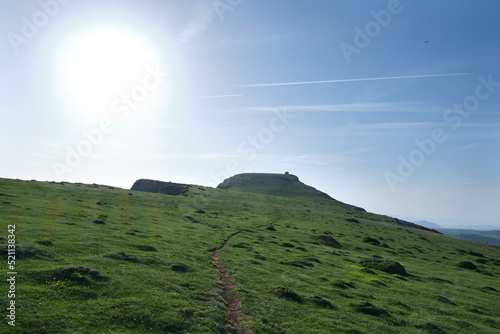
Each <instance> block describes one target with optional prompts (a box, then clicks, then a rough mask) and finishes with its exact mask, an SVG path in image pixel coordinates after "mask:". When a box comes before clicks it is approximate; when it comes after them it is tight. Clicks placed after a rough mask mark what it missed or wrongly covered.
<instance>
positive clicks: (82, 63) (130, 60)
mask: <svg viewBox="0 0 500 334" xmlns="http://www.w3.org/2000/svg"><path fill="white" fill-rule="evenodd" d="M155 62H156V54H155V52H154V51H153V48H152V47H150V46H148V45H147V43H145V42H144V39H143V38H140V37H139V36H136V35H134V34H132V33H127V32H125V31H120V30H99V31H94V32H92V33H86V34H83V35H82V36H80V38H77V39H76V40H73V41H72V43H71V45H70V46H68V48H67V49H66V52H64V55H63V59H62V64H61V65H62V66H61V68H60V69H61V70H62V74H63V78H64V79H63V84H64V88H65V89H66V90H67V91H68V92H69V94H71V96H72V98H74V99H76V102H78V104H79V106H80V107H83V108H84V109H85V110H86V111H87V112H88V113H89V114H91V115H94V116H95V115H101V114H102V113H105V112H106V111H108V109H109V103H110V102H111V101H112V100H113V99H115V98H116V97H117V96H119V95H120V94H122V93H124V92H125V91H126V90H127V89H130V86H131V85H133V84H134V83H135V84H136V83H137V82H139V80H140V78H141V76H144V73H145V68H146V67H147V66H154V65H155Z"/></svg>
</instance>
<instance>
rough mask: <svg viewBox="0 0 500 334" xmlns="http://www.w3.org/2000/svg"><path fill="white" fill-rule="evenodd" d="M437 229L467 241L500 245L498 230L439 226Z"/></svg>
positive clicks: (499, 232)
mask: <svg viewBox="0 0 500 334" xmlns="http://www.w3.org/2000/svg"><path fill="white" fill-rule="evenodd" d="M438 231H440V232H441V233H443V234H445V235H448V236H450V237H455V238H459V239H463V240H468V241H475V242H482V243H487V244H492V245H500V231H496V230H493V231H477V230H462V229H453V228H439V229H438Z"/></svg>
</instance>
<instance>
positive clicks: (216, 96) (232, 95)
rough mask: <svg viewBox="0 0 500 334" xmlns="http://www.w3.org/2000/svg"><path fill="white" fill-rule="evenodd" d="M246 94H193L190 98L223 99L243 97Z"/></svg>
mask: <svg viewBox="0 0 500 334" xmlns="http://www.w3.org/2000/svg"><path fill="white" fill-rule="evenodd" d="M242 96H245V95H244V94H231V95H209V96H191V97H188V99H221V98H226V97H242Z"/></svg>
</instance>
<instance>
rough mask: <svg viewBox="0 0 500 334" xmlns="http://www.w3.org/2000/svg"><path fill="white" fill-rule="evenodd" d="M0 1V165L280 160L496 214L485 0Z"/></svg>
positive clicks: (450, 222) (399, 206)
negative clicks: (0, 8)
mask: <svg viewBox="0 0 500 334" xmlns="http://www.w3.org/2000/svg"><path fill="white" fill-rule="evenodd" d="M0 3H1V4H2V10H1V11H0V36H1V37H2V38H1V39H0V60H1V61H0V73H1V76H0V103H1V109H0V110H1V111H0V140H1V142H2V144H1V145H0V177H4V178H13V179H25V180H31V179H35V180H40V181H58V182H59V181H67V182H83V183H98V184H105V185H113V186H117V187H122V188H130V187H131V186H132V184H133V183H134V181H135V180H137V179H140V178H148V179H156V180H162V181H172V182H179V183H188V184H198V185H205V186H213V187H214V186H216V185H217V184H218V183H220V182H222V180H224V179H225V178H227V177H230V176H232V175H234V174H238V173H244V172H245V173H247V172H270V173H284V172H286V171H288V172H290V173H291V174H294V175H297V176H298V177H299V178H300V180H301V181H302V182H304V183H306V184H308V185H311V186H313V187H315V188H317V189H319V190H321V191H324V192H326V193H328V194H329V195H330V196H332V197H333V198H335V199H338V200H340V201H343V202H346V203H349V204H353V205H356V206H361V207H363V208H365V209H366V210H367V211H370V212H375V213H380V214H386V215H391V216H398V217H403V216H404V217H410V218H414V219H415V220H421V219H426V220H429V221H432V222H435V223H438V224H441V225H443V226H447V227H451V226H465V225H469V226H470V225H473V226H484V225H489V226H495V227H497V228H500V206H499V205H498V203H500V154H499V153H500V152H499V149H500V110H498V107H499V105H500V68H499V59H500V35H499V34H498V23H497V22H498V18H497V14H498V12H499V10H500V3H499V2H498V1H494V0H484V1H481V2H475V1H451V0H449V1H444V0H443V1H431V0H428V1H425V0H421V1H411V0H400V1H398V0H388V1H386V0H384V1H375V0H369V1H368V0H359V1H356V2H354V1H347V0H335V1H334V0H316V1H305V0H274V1H272V2H271V1H265V0H182V1H181V0H161V1H160V0H142V1H132V0H119V1H118V0H108V1H97V0H86V1H78V0H72V1H69V0H41V1H32V0H23V1H16V2H14V1H6V0H1V1H0Z"/></svg>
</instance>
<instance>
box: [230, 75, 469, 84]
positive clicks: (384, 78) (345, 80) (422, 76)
mask: <svg viewBox="0 0 500 334" xmlns="http://www.w3.org/2000/svg"><path fill="white" fill-rule="evenodd" d="M469 74H470V73H448V74H421V75H407V76H398V77H377V78H357V79H337V80H323V81H296V82H280V83H263V84H251V85H239V86H238V87H249V88H251V87H273V86H292V85H313V84H325V83H341V82H357V81H377V80H401V79H421V78H435V77H449V76H463V75H469Z"/></svg>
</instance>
